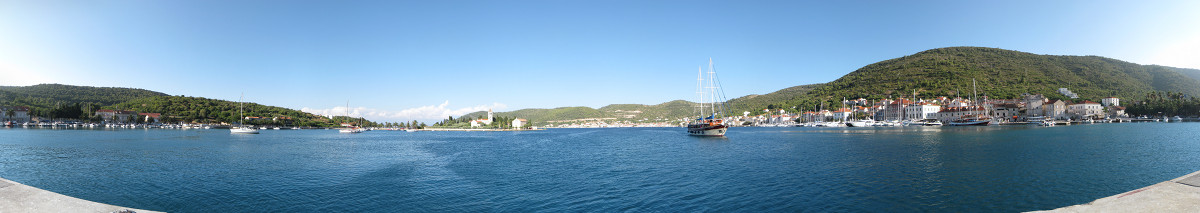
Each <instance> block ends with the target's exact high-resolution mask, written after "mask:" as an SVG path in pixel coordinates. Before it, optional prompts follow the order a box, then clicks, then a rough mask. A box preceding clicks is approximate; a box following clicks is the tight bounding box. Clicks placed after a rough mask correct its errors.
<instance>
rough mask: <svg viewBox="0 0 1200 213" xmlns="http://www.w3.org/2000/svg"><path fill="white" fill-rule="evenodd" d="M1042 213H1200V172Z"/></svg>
mask: <svg viewBox="0 0 1200 213" xmlns="http://www.w3.org/2000/svg"><path fill="white" fill-rule="evenodd" d="M1041 212H1200V171H1197V172H1193V173H1191V174H1188V175H1184V176H1183V177H1179V178H1175V179H1173V180H1170V181H1166V182H1162V183H1158V184H1154V185H1150V186H1147V187H1143V188H1141V189H1137V190H1133V191H1129V192H1125V193H1121V194H1117V195H1113V196H1109V197H1105V198H1100V199H1097V200H1095V201H1092V202H1090V203H1085V204H1079V205H1074V206H1067V207H1062V208H1058V209H1054V210H1049V211H1041Z"/></svg>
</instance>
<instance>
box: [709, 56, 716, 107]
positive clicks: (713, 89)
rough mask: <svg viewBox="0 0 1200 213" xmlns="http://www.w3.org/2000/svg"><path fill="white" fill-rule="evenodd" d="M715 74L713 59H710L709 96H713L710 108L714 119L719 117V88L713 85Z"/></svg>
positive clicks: (710, 100)
mask: <svg viewBox="0 0 1200 213" xmlns="http://www.w3.org/2000/svg"><path fill="white" fill-rule="evenodd" d="M715 73H716V72H714V71H713V62H712V58H708V92H709V93H708V94H709V95H711V96H712V97H711V98H710V99H709V103H708V107H709V109H711V110H712V115H713V119H716V115H717V86H716V85H715V84H713V75H714V74H715Z"/></svg>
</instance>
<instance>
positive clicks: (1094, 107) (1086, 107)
mask: <svg viewBox="0 0 1200 213" xmlns="http://www.w3.org/2000/svg"><path fill="white" fill-rule="evenodd" d="M1067 113H1068V114H1070V116H1071V117H1073V118H1076V119H1086V118H1103V117H1104V107H1103V106H1100V103H1096V102H1091V101H1083V102H1080V103H1077V104H1071V105H1067Z"/></svg>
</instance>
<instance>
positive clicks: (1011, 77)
mask: <svg viewBox="0 0 1200 213" xmlns="http://www.w3.org/2000/svg"><path fill="white" fill-rule="evenodd" d="M1187 72H1193V73H1187ZM1195 72H1197V71H1196V70H1193V69H1182V68H1173V67H1165V66H1157V65H1139V64H1134V63H1130V62H1125V61H1120V60H1116V59H1111V58H1104V57H1099V56H1056V55H1038V54H1032V53H1025V52H1018V51H1012V50H1004V49H996V48H985V47H948V48H938V49H932V50H927V51H922V52H919V53H916V54H913V55H909V56H904V57H900V58H895V59H890V60H886V61H881V62H878V63H874V64H870V65H867V66H864V67H862V68H860V69H858V70H855V71H854V72H851V73H849V74H846V75H845V76H842V77H841V78H839V79H837V80H834V81H832V82H829V83H826V84H823V85H821V86H819V87H817V88H814V89H812V90H811V91H809V92H807V93H805V94H802V95H788V96H790V97H787V98H783V99H787V100H784V101H778V102H775V103H773V104H771V105H770V106H772V107H775V108H783V109H790V108H791V107H797V108H802V109H812V108H813V107H815V106H817V105H818V103H821V102H824V103H826V104H836V103H838V101H840V100H841V99H842V97H846V98H848V99H856V98H867V99H881V98H888V97H899V96H906V97H911V96H912V95H913V93H914V92H915V93H916V95H917V97H918V98H933V97H937V96H948V97H954V96H963V97H966V96H970V95H971V92H972V90H971V88H972V87H971V86H972V85H971V84H972V79H974V80H975V81H976V85H977V87H978V90H979V94H980V95H985V94H986V95H987V96H989V97H990V98H1017V97H1019V96H1020V94H1022V93H1031V94H1044V95H1046V96H1047V97H1049V98H1052V99H1066V97H1064V96H1063V95H1061V94H1059V93H1058V88H1068V89H1069V90H1071V91H1072V92H1074V93H1076V94H1078V95H1079V96H1080V98H1081V99H1088V100H1093V101H1098V100H1099V99H1100V98H1103V97H1110V96H1111V97H1120V98H1123V99H1140V98H1143V97H1145V95H1146V94H1148V93H1151V92H1173V93H1182V94H1185V95H1190V96H1197V95H1200V80H1197V79H1196V78H1195V76H1198V75H1200V73H1195ZM1189 75H1190V76H1189ZM781 92H782V91H781ZM793 94H794V93H793ZM767 95H772V94H767ZM767 95H763V96H767ZM827 106H836V105H827ZM734 108H735V109H739V110H758V111H751V112H761V109H763V108H766V107H763V106H758V105H734Z"/></svg>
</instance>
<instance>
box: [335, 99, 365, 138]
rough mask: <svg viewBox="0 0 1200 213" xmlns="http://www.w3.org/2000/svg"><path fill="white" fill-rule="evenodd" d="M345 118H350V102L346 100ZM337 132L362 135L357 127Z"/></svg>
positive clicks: (360, 129)
mask: <svg viewBox="0 0 1200 213" xmlns="http://www.w3.org/2000/svg"><path fill="white" fill-rule="evenodd" d="M346 117H350V100H346ZM338 132H340V133H351V134H354V133H362V132H363V129H362V128H358V126H350V128H349V129H341V130H338Z"/></svg>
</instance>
